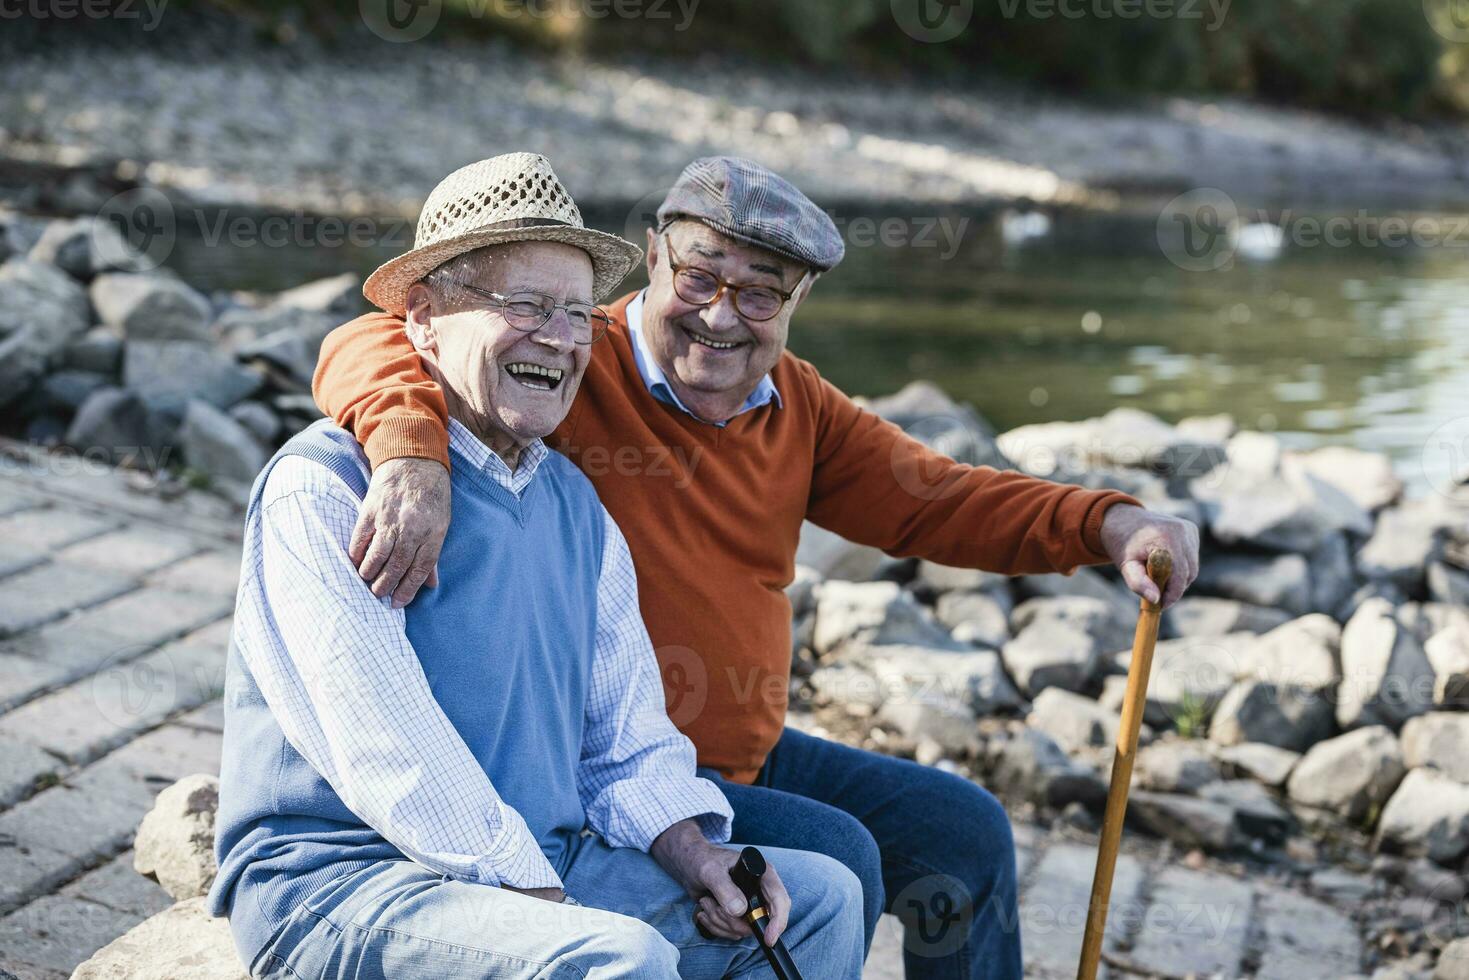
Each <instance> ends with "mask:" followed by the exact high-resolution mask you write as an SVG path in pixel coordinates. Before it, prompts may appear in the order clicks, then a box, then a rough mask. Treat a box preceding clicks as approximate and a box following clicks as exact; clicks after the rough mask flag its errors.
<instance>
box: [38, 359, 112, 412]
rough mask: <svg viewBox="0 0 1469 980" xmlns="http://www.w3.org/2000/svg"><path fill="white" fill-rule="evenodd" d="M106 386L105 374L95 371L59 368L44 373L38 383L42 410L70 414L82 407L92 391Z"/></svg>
mask: <svg viewBox="0 0 1469 980" xmlns="http://www.w3.org/2000/svg"><path fill="white" fill-rule="evenodd" d="M105 387H108V378H107V376H106V375H105V374H98V373H97V372H95V371H73V370H69V369H67V370H61V371H55V372H53V373H51V374H48V375H46V377H45V378H43V379H42V381H41V385H40V392H39V394H40V403H41V405H42V406H43V411H52V412H59V413H61V414H63V415H67V416H70V415H72V414H74V413H75V412H76V410H77V409H79V408H81V407H82V403H83V402H85V401H86V400H87V399H88V398H89V397H91V395H92V393H93V392H95V391H97V390H99V389H101V388H105Z"/></svg>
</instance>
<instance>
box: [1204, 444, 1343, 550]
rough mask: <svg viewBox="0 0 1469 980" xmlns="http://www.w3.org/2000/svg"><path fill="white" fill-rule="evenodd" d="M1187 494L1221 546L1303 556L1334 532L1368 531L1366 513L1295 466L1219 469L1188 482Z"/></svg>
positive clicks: (1233, 466)
mask: <svg viewBox="0 0 1469 980" xmlns="http://www.w3.org/2000/svg"><path fill="white" fill-rule="evenodd" d="M1236 438H1238V437H1236ZM1232 462H1233V461H1231V463H1232ZM1189 490H1190V492H1191V494H1192V495H1193V497H1194V499H1195V500H1198V501H1201V502H1202V503H1203V505H1204V515H1205V520H1206V521H1207V522H1208V524H1209V530H1210V532H1211V533H1212V534H1213V536H1214V538H1215V539H1216V540H1218V541H1219V542H1221V543H1223V544H1227V545H1249V546H1253V547H1259V548H1267V549H1271V550H1275V551H1285V552H1309V551H1313V550H1315V549H1316V548H1317V547H1319V546H1320V545H1321V544H1322V542H1324V541H1325V540H1326V538H1327V537H1328V536H1330V535H1332V534H1334V533H1336V532H1339V531H1350V532H1352V533H1354V534H1359V535H1364V536H1365V535H1367V534H1369V533H1371V531H1372V517H1371V515H1370V514H1368V513H1367V511H1366V510H1364V509H1363V508H1361V507H1360V506H1358V505H1357V504H1356V503H1355V502H1354V501H1353V500H1352V499H1351V498H1350V497H1348V496H1347V495H1346V494H1344V493H1342V492H1341V491H1340V490H1338V489H1336V488H1335V487H1333V486H1332V485H1331V484H1329V483H1326V482H1325V481H1323V480H1320V479H1317V478H1316V477H1314V476H1312V475H1311V474H1310V473H1308V472H1306V471H1305V470H1303V469H1301V468H1300V467H1299V466H1296V467H1290V466H1281V467H1280V468H1279V471H1278V472H1276V473H1269V474H1261V473H1259V472H1256V471H1254V470H1253V469H1252V468H1250V467H1248V466H1240V465H1225V466H1222V467H1220V469H1219V470H1218V471H1216V472H1213V473H1209V474H1206V475H1204V476H1201V477H1199V478H1197V479H1195V480H1193V481H1192V482H1191V483H1190V484H1189Z"/></svg>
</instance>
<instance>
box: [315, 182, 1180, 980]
mask: <svg viewBox="0 0 1469 980" xmlns="http://www.w3.org/2000/svg"><path fill="white" fill-rule="evenodd" d="M842 255H843V246H842V240H841V237H840V235H839V234H838V233H837V229H836V227H835V225H834V224H833V222H832V221H831V219H830V217H829V216H828V215H827V214H826V213H825V212H824V211H822V210H821V209H820V208H819V207H817V206H816V205H815V204H814V203H813V202H812V201H811V200H810V199H809V198H807V197H806V195H804V194H802V193H801V191H800V190H798V189H797V188H796V187H794V186H792V185H791V184H790V183H789V182H787V181H785V180H783V179H782V178H781V177H780V176H779V175H777V174H775V173H772V172H771V171H770V170H768V169H767V168H765V167H763V166H761V165H759V164H758V163H754V162H753V161H750V160H742V159H737V158H732V157H711V158H706V159H702V160H695V161H694V162H693V163H691V164H689V166H688V167H687V168H685V170H684V172H683V174H682V175H681V176H680V177H679V179H678V181H677V183H676V184H675V185H674V187H673V188H672V190H670V191H669V193H668V196H667V197H666V198H665V200H664V201H663V203H662V205H661V206H660V207H659V209H658V223H657V226H656V227H655V228H652V229H650V230H649V231H648V259H647V268H648V278H649V284H648V288H647V289H646V290H643V291H641V292H638V293H634V294H631V295H628V296H625V297H623V298H622V299H620V300H618V301H617V302H616V303H615V304H613V305H612V306H611V307H610V308H609V310H608V312H609V314H610V315H611V317H612V320H613V325H612V328H611V330H610V332H609V334H608V337H607V340H608V343H606V344H603V345H602V346H601V347H600V348H599V349H598V350H597V351H596V352H595V353H594V355H593V357H592V363H591V365H590V366H589V367H588V369H587V377H586V382H585V383H584V384H583V385H582V389H581V392H580V393H579V394H578V395H577V399H576V403H575V404H573V405H572V408H571V412H570V414H569V415H568V416H567V418H566V421H565V422H563V423H562V425H561V426H560V428H558V429H557V431H556V434H555V437H554V440H553V445H555V446H557V447H558V448H560V449H562V450H563V451H564V452H566V453H567V454H568V455H570V456H571V457H572V458H573V459H574V460H575V461H576V462H577V464H578V465H579V466H580V467H581V468H582V470H583V472H585V473H586V475H587V476H588V477H590V478H591V480H592V483H593V484H594V485H595V486H596V487H597V492H598V493H599V494H600V495H601V498H602V500H603V501H604V502H605V503H606V504H607V508H608V510H609V511H611V513H612V514H613V516H615V517H616V518H617V520H618V522H619V523H620V524H621V525H622V526H623V527H624V528H626V529H627V532H628V539H629V543H630V545H631V547H632V553H633V557H634V560H635V561H636V563H637V570H638V582H639V587H640V589H641V600H642V609H643V615H644V618H645V619H646V621H647V624H648V630H649V633H650V634H651V635H652V638H653V642H654V645H655V648H656V650H657V653H658V658H659V660H660V662H661V665H662V668H663V681H664V688H665V691H666V693H667V699H668V710H669V714H670V716H671V717H672V719H673V721H674V722H675V723H676V724H677V725H678V726H679V728H680V729H681V730H682V731H683V732H684V733H686V734H687V735H688V736H689V738H690V739H692V740H693V743H694V746H695V748H696V749H697V750H698V755H699V762H700V764H701V765H702V766H705V767H708V770H706V771H709V772H710V773H711V775H714V774H715V773H716V771H717V776H719V777H722V778H723V779H724V780H725V781H724V782H723V783H722V786H723V789H724V791H725V795H726V796H727V797H728V798H729V801H730V804H731V806H732V807H733V809H734V812H735V825H734V834H735V836H736V837H737V838H739V839H740V840H744V841H748V842H750V843H755V844H771V845H785V846H792V847H800V848H803V849H809V850H815V851H820V852H822V853H825V854H829V855H832V856H834V857H836V858H837V859H838V860H840V861H841V862H842V863H843V864H845V865H846V866H847V867H850V868H852V869H853V870H854V871H856V872H857V875H858V877H859V878H860V879H861V880H862V885H863V897H864V903H865V907H864V912H865V914H866V923H867V927H868V933H867V935H868V937H869V938H870V937H871V935H872V929H873V927H874V926H875V925H876V923H877V920H878V918H879V916H880V914H881V913H882V912H883V911H885V910H886V911H891V912H894V913H896V914H898V915H899V916H901V917H902V918H903V919H904V923H905V926H906V933H905V941H904V957H905V960H906V964H907V972H908V976H910V977H973V978H988V980H997V978H1002V977H1003V978H1018V977H1020V976H1021V972H1022V970H1021V955H1020V929H1019V923H1018V910H1017V908H1016V882H1015V856H1014V850H1013V843H1012V840H1011V833H1010V825H1009V821H1008V820H1007V819H1006V816H1005V812H1004V810H1003V808H1002V807H1001V806H1000V804H999V802H998V801H997V800H996V799H995V798H994V797H993V796H992V795H991V794H989V793H988V792H986V791H985V790H984V789H982V788H980V787H979V786H977V785H975V784H974V783H972V782H970V781H968V780H965V779H962V778H960V777H958V776H956V775H953V774H951V773H947V772H943V771H941V770H939V769H936V768H931V767H928V766H921V765H917V764H915V763H913V762H910V761H908V760H905V759H897V758H892V757H889V756H884V755H879V754H876V753H872V752H866V751H863V750H860V749H856V748H852V747H850V746H846V745H842V744H839V743H836V742H832V741H828V740H826V739H820V738H813V737H811V736H810V735H807V734H805V733H803V732H801V731H799V730H796V729H793V728H788V727H786V726H785V724H784V723H785V713H786V700H787V692H788V690H789V679H790V663H791V645H790V644H791V635H790V622H791V607H790V603H789V602H788V601H787V599H786V596H785V594H784V593H783V591H782V590H783V588H784V587H785V586H786V585H788V584H789V583H790V582H791V579H792V576H793V572H794V565H795V555H796V546H797V543H798V540H799V538H800V534H801V525H802V522H803V521H804V520H810V521H813V522H815V523H816V524H818V525H821V526H822V527H825V528H828V529H830V530H832V531H835V532H837V533H839V534H841V535H843V536H845V537H847V538H849V539H851V540H853V541H858V542H861V543H863V544H868V545H872V546H874V547H877V548H881V549H883V550H884V551H886V552H888V553H890V554H893V555H899V556H910V555H911V556H918V557H922V558H926V559H929V560H931V561H935V562H939V563H941V564H944V565H952V566H959V567H963V568H983V569H988V570H990V571H996V572H1003V573H1005V574H1012V575H1013V574H1020V573H1033V572H1053V571H1070V570H1071V569H1073V568H1075V567H1076V566H1078V565H1088V564H1096V563H1100V562H1112V563H1114V564H1116V565H1117V566H1118V567H1119V568H1120V570H1121V572H1122V576H1123V578H1124V579H1125V580H1126V581H1127V583H1128V585H1129V586H1131V588H1132V589H1133V591H1135V592H1138V593H1140V594H1143V595H1146V596H1147V597H1148V598H1150V599H1154V600H1156V599H1158V598H1160V597H1159V596H1158V595H1157V590H1156V587H1155V586H1154V585H1153V584H1152V583H1151V582H1150V581H1149V580H1148V578H1147V575H1146V572H1145V570H1144V561H1145V559H1146V557H1147V554H1148V551H1149V549H1150V548H1152V547H1164V548H1167V549H1169V550H1170V551H1171V552H1172V553H1173V556H1174V562H1175V565H1174V567H1175V573H1174V576H1173V579H1172V581H1171V583H1170V585H1169V588H1168V592H1167V594H1166V595H1164V596H1162V597H1161V598H1162V599H1163V601H1164V602H1165V603H1171V602H1172V601H1173V600H1175V599H1176V598H1177V597H1178V596H1179V595H1180V594H1181V593H1182V592H1183V590H1184V589H1185V588H1186V587H1187V586H1188V584H1189V583H1190V582H1191V581H1192V580H1193V578H1194V575H1195V574H1196V570H1197V567H1198V533H1197V530H1196V529H1195V528H1194V527H1193V525H1192V524H1189V523H1188V522H1186V521H1180V520H1177V519H1174V518H1171V517H1168V516H1165V515H1162V514H1155V513H1151V512H1149V511H1146V510H1144V509H1143V508H1141V507H1140V506H1138V505H1137V501H1135V500H1133V499H1132V498H1131V497H1128V496H1126V495H1124V494H1120V493H1115V492H1111V491H1092V490H1087V489H1084V488H1082V487H1077V486H1069V485H1064V484H1058V483H1052V482H1049V481H1046V480H1038V479H1033V478H1031V477H1028V476H1025V475H1023V474H1021V473H1016V472H1001V471H997V470H995V469H992V468H990V467H982V466H981V467H975V466H965V465H962V464H959V463H956V462H954V461H953V460H950V459H947V458H945V457H943V456H940V455H938V454H935V453H932V452H930V451H929V450H928V449H926V448H925V447H924V446H923V445H922V444H921V443H919V442H917V441H915V440H913V439H911V438H909V437H908V436H906V435H904V433H903V432H902V431H901V430H900V429H898V428H897V427H896V426H893V425H890V424H888V423H887V422H884V421H883V420H882V419H880V418H878V417H877V416H876V415H873V414H872V413H870V412H867V411H864V410H862V409H861V408H859V407H858V406H857V405H855V404H853V402H852V400H851V399H850V398H848V397H847V396H846V395H844V394H843V393H842V392H841V391H839V390H837V389H836V388H835V387H834V386H832V385H831V384H830V383H829V382H827V381H826V380H824V379H823V378H822V377H821V375H820V373H819V372H818V371H817V369H816V368H815V367H814V366H813V365H811V364H809V363H807V362H805V361H803V360H801V359H799V358H797V357H795V356H793V355H792V354H791V353H790V352H789V351H787V350H786V336H787V333H788V329H789V326H790V321H791V318H792V316H793V315H794V313H795V311H796V309H797V308H798V307H799V306H800V304H801V303H802V301H803V300H805V298H806V297H807V296H808V295H809V293H810V291H811V289H812V286H813V284H814V283H815V282H816V280H817V278H818V277H819V276H820V275H821V274H823V273H824V272H826V271H827V270H830V269H832V268H833V267H835V266H836V265H837V263H838V262H840V261H841V259H842ZM388 312H389V313H390V314H394V315H392V316H385V315H381V314H377V315H371V316H366V317H362V318H360V319H359V320H357V321H355V322H353V323H352V324H349V325H348V326H346V327H343V328H341V329H339V330H338V331H336V332H335V333H334V334H333V335H332V336H331V337H329V338H328V339H327V342H326V344H325V346H324V347H323V348H322V358H321V362H320V364H319V366H318V369H317V377H316V396H317V400H318V402H319V403H320V404H321V406H322V408H323V409H324V410H325V411H326V412H327V414H329V415H331V416H333V417H335V418H336V420H337V421H338V422H339V423H341V424H342V425H343V426H345V427H347V428H349V429H351V430H352V431H353V433H354V434H355V435H356V436H357V438H358V439H360V440H362V442H363V445H364V449H365V451H366V453H367V456H368V458H369V459H370V460H372V462H373V464H374V466H375V469H374V473H373V479H372V487H371V489H370V491H369V493H368V495H367V498H366V502H365V504H364V507H363V510H362V513H361V516H360V520H359V524H358V526H357V530H356V532H355V533H354V538H353V548H352V553H353V557H354V558H355V559H358V560H359V561H360V565H359V571H360V572H361V573H362V575H363V576H365V577H366V578H367V579H368V580H369V581H371V582H372V584H373V589H374V591H375V592H376V594H378V595H381V596H388V595H393V596H394V597H395V599H396V601H398V602H403V601H406V600H407V599H409V598H410V597H411V596H412V595H413V594H414V593H415V591H416V590H417V588H418V586H419V585H420V584H422V583H423V582H424V581H425V579H426V578H428V577H429V576H430V575H431V573H432V570H433V567H434V562H435V558H436V556H437V555H438V537H439V535H440V533H441V530H440V529H441V528H442V526H443V525H444V523H445V522H446V520H447V512H448V500H447V496H446V491H445V489H444V488H445V487H446V486H447V484H448V480H449V477H448V475H447V471H446V467H448V468H449V470H452V469H453V467H454V466H455V465H457V464H455V463H451V461H450V460H449V458H448V456H447V455H446V453H445V449H444V438H445V436H444V431H445V430H444V418H445V407H444V402H443V400H442V397H441V395H440V393H439V391H438V386H436V385H435V384H434V382H433V380H432V378H430V377H429V376H427V375H426V374H425V373H424V370H423V368H422V366H421V365H420V363H419V361H420V359H419V356H418V354H417V352H416V351H415V350H414V349H413V347H412V346H411V345H410V344H408V342H407V341H406V340H405V339H404V338H403V329H402V324H401V322H400V320H399V319H398V318H397V317H398V316H400V315H401V311H399V310H395V309H391V308H390V309H389V310H388ZM898 356H901V352H898ZM439 566H440V567H439V570H438V571H439V576H438V579H437V580H438V581H439V582H441V583H442V584H441V585H440V586H439V588H455V587H457V586H456V584H455V583H454V582H453V581H452V577H451V574H450V573H448V570H447V569H445V568H444V567H443V562H442V561H440V562H439ZM506 587H507V588H508V587H509V585H508V583H507V585H506ZM420 601H421V600H420Z"/></svg>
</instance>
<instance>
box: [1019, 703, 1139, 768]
mask: <svg viewBox="0 0 1469 980" xmlns="http://www.w3.org/2000/svg"><path fill="white" fill-rule="evenodd" d="M1121 720H1122V719H1121V717H1120V716H1119V715H1118V714H1117V712H1115V711H1109V710H1107V709H1106V708H1104V707H1102V706H1101V705H1099V704H1097V702H1095V701H1093V700H1092V699H1091V698H1088V697H1083V696H1082V695H1080V694H1073V693H1072V692H1070V691H1063V690H1061V689H1060V688H1057V687H1051V688H1047V689H1046V690H1044V691H1042V692H1040V694H1038V695H1036V697H1035V701H1034V702H1033V704H1032V705H1031V711H1030V715H1029V716H1028V717H1027V718H1026V719H1025V721H1026V724H1028V725H1030V726H1031V727H1032V728H1036V729H1039V730H1040V731H1043V732H1045V733H1046V734H1047V735H1049V736H1051V738H1053V739H1055V741H1056V744H1057V745H1059V746H1061V748H1063V749H1065V750H1066V751H1067V752H1069V753H1072V754H1076V753H1079V752H1081V751H1083V750H1084V749H1087V748H1091V747H1096V746H1107V745H1116V744H1117V728H1118V725H1119V724H1120V723H1121ZM1147 734H1148V735H1149V736H1151V732H1149V733H1147Z"/></svg>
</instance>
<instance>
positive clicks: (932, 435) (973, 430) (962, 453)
mask: <svg viewBox="0 0 1469 980" xmlns="http://www.w3.org/2000/svg"><path fill="white" fill-rule="evenodd" d="M868 408H869V409H870V410H871V411H873V412H875V413H877V414H878V415H881V416H882V417H883V418H885V419H887V420H888V421H889V422H892V423H893V424H894V425H896V426H898V427H899V428H901V429H902V430H903V431H904V432H906V433H907V434H908V435H910V436H912V437H913V438H915V439H917V440H918V441H919V442H921V443H923V444H924V445H925V446H927V447H928V448H930V449H932V450H934V451H935V452H939V453H943V454H944V455H945V456H948V457H950V458H951V459H955V460H958V461H959V462H961V463H968V464H970V465H971V466H993V467H995V468H997V469H1009V468H1010V467H1011V463H1010V460H1009V459H1007V458H1006V457H1005V455H1004V453H1003V452H1001V451H1000V449H999V448H998V446H997V444H996V441H995V430H994V427H993V426H991V425H990V424H989V422H987V421H986V420H985V419H984V418H983V417H981V416H980V415H979V413H978V412H976V411H975V410H974V409H973V408H972V407H970V406H968V405H959V404H956V403H955V402H954V401H953V400H951V399H950V398H949V397H948V395H946V394H944V393H943V391H941V390H940V389H939V388H938V387H937V386H935V385H933V384H931V383H929V382H926V381H914V382H910V383H909V384H908V385H906V386H904V387H903V389H902V390H900V391H898V392H897V393H895V394H892V395H888V396H885V397H882V398H874V399H872V400H871V401H870V402H868Z"/></svg>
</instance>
